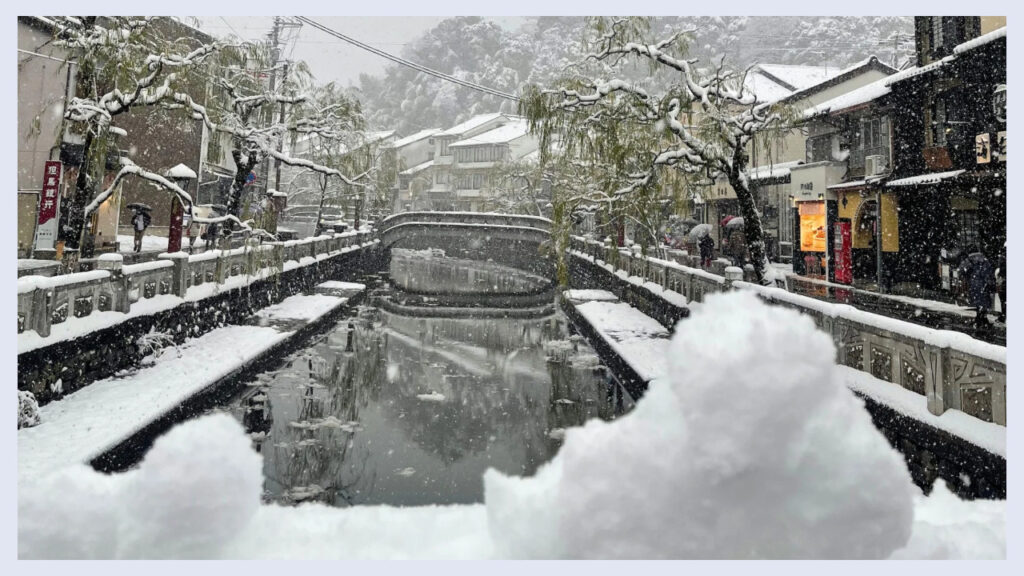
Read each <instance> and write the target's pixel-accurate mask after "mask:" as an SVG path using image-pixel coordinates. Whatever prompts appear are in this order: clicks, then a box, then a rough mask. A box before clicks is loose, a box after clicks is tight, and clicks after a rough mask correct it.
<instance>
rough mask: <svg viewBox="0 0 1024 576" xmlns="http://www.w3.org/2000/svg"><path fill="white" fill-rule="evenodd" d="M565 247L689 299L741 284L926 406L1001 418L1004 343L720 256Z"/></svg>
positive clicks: (581, 241) (579, 242) (590, 244)
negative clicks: (759, 280)
mask: <svg viewBox="0 0 1024 576" xmlns="http://www.w3.org/2000/svg"><path fill="white" fill-rule="evenodd" d="M570 253H571V254H572V255H574V256H576V257H580V258H587V259H590V260H593V261H594V262H595V263H597V264H603V265H606V266H610V267H611V269H612V270H623V271H626V272H627V273H628V274H629V275H630V276H637V277H640V278H643V279H645V280H647V281H650V282H654V283H655V284H658V285H660V286H662V287H663V288H666V289H670V290H674V291H675V292H678V293H680V294H682V295H684V296H686V298H687V300H688V301H691V302H702V301H703V300H704V296H705V295H706V294H708V293H712V292H721V291H725V290H733V289H743V290H751V291H754V292H755V293H757V294H758V295H759V296H760V297H761V298H763V299H765V300H766V301H768V302H770V303H772V304H776V305H781V306H786V307H789V308H792V309H795V310H797V311H799V312H801V313H803V314H806V315H808V316H810V317H811V318H812V319H813V320H814V322H815V324H816V325H817V326H818V327H819V328H820V329H821V330H823V331H824V332H825V333H827V334H829V335H830V336H831V337H832V340H833V342H834V343H835V346H836V351H837V358H836V359H837V362H838V363H839V364H842V365H845V366H849V367H852V368H856V369H857V370H861V371H863V372H867V373H869V374H871V375H873V376H875V377H876V378H879V379H882V380H885V381H888V382H892V383H893V384H896V385H899V386H902V387H903V388H905V389H907V390H910V391H913V392H915V393H917V394H921V395H922V396H925V397H926V399H927V406H928V410H929V411H930V412H931V413H932V414H936V415H939V414H942V413H943V412H945V411H946V410H948V409H950V408H953V409H957V410H960V411H962V412H964V413H967V414H970V415H971V416H974V417H976V418H979V419H981V420H984V421H987V422H994V423H996V424H999V425H1002V426H1005V425H1006V348H1005V347H1002V346H997V345H994V344H989V343H987V342H982V341H980V340H976V339H974V338H972V337H970V336H969V335H967V334H963V333H960V332H954V331H949V330H936V329H933V328H927V327H924V326H920V325H917V324H913V323H910V322H906V321H903V320H898V319H895V318H890V317H887V316H882V315H879V314H873V313H870V312H865V311H863V310H859V309H857V308H854V307H852V306H849V305H845V304H834V303H830V302H823V301H821V300H816V299H814V298H811V297H809V296H802V295H800V294H794V293H792V292H788V291H786V290H784V289H781V288H770V287H765V286H760V285H757V284H753V283H751V282H749V280H750V279H751V276H752V274H751V271H750V270H743V271H742V277H743V278H745V279H746V280H747V281H744V280H740V279H739V278H740V277H741V271H740V270H739V269H738V268H733V269H731V270H728V271H727V270H726V269H727V268H729V267H730V266H729V264H728V263H727V262H724V261H716V262H713V263H712V267H711V271H707V270H703V269H700V268H697V267H693V266H688V265H687V264H698V263H699V259H698V258H697V257H695V256H689V255H688V254H686V253H685V252H681V251H677V250H669V251H667V256H668V257H669V258H671V259H672V260H663V259H660V258H655V257H650V256H643V255H642V254H640V253H639V250H637V249H634V250H631V249H629V248H616V247H614V246H612V245H611V243H602V242H599V241H597V240H592V239H588V238H583V237H579V236H573V237H572V238H571V239H570Z"/></svg>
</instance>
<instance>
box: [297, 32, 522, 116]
mask: <svg viewBox="0 0 1024 576" xmlns="http://www.w3.org/2000/svg"><path fill="white" fill-rule="evenodd" d="M296 18H297V19H298V20H299V21H301V22H304V23H306V24H309V25H310V26H312V27H314V28H316V29H318V30H321V31H323V32H326V33H327V34H330V35H331V36H334V37H335V38H338V39H340V40H344V41H345V42H348V43H349V44H352V45H353V46H356V47H358V48H362V49H363V50H366V51H368V52H372V53H373V54H376V55H378V56H380V57H382V58H387V59H388V60H391V61H392V62H395V63H397V64H401V65H402V66H407V67H409V68H412V69H414V70H418V71H420V72H423V73H424V74H429V75H430V76H434V77H436V78H440V79H442V80H445V81H448V82H452V83H455V84H458V85H460V86H464V87H466V88H470V89H473V90H476V91H478V92H483V93H485V94H490V95H491V96H497V97H499V98H504V99H506V100H512V101H514V102H518V101H519V97H518V96H515V95H513V94H508V93H505V92H501V91H499V90H496V89H494V88H488V87H487V86H481V85H480V84H475V83H473V82H469V81H466V80H461V79H459V78H456V77H454V76H450V75H448V74H445V73H444V72H438V71H437V70H433V69H431V68H427V67H426V66H423V65H420V64H416V63H415V62H410V61H408V60H406V59H404V58H400V57H398V56H395V55H394V54H391V53H389V52H385V51H383V50H380V49H379V48H374V47H373V46H370V45H368V44H364V43H362V42H360V41H359V40H356V39H355V38H351V37H349V36H346V35H344V34H342V33H341V32H338V31H336V30H333V29H331V28H328V27H327V26H324V25H322V24H320V23H318V22H316V21H314V20H311V19H309V18H306V17H305V16H297V17H296Z"/></svg>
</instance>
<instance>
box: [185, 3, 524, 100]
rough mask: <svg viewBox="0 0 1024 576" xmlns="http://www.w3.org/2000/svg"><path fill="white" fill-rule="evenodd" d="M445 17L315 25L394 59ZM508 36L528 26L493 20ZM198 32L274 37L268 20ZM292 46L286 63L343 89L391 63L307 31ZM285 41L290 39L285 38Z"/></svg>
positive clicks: (234, 20) (335, 20)
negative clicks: (302, 63)
mask: <svg viewBox="0 0 1024 576" xmlns="http://www.w3.org/2000/svg"><path fill="white" fill-rule="evenodd" d="M445 18H446V16H375V17H370V16H318V17H316V18H314V20H316V21H317V22H319V23H321V24H323V25H324V26H327V27H328V28H332V29H334V30H337V31H338V32H341V33H342V34H345V35H346V36H349V37H351V38H355V39H356V40H359V41H360V42H364V43H366V44H369V45H371V46H373V47H375V48H380V49H381V50H384V51H386V52H390V53H392V54H398V55H400V54H401V51H402V49H403V48H404V47H405V44H407V43H409V42H412V41H413V40H415V39H416V38H417V37H419V36H420V35H421V34H423V33H424V32H426V31H428V30H430V29H431V28H433V27H434V26H436V25H437V24H438V23H439V22H441V21H442V20H444V19H445ZM490 19H491V20H494V21H495V22H496V23H498V24H500V25H501V26H502V27H504V28H506V29H508V30H514V29H516V28H517V27H518V26H519V25H521V24H522V23H523V21H524V18H523V17H518V16H494V17H490ZM199 21H200V28H201V29H203V30H206V31H207V32H209V33H211V34H214V35H216V36H224V35H229V34H235V35H237V36H240V37H242V38H245V39H256V38H265V37H266V36H267V34H269V33H270V29H271V27H272V24H273V18H272V17H270V16H225V17H217V16H201V17H199ZM291 35H292V37H293V38H294V40H293V41H292V42H289V43H288V45H287V46H286V49H287V51H286V52H285V53H284V56H285V58H287V59H290V60H305V61H306V62H307V63H308V64H309V67H310V70H312V72H313V74H314V75H316V78H317V80H318V81H320V82H330V81H332V80H333V81H336V82H338V83H339V84H341V85H342V86H346V85H348V84H349V82H351V83H352V84H358V83H359V75H360V74H362V73H367V74H380V73H381V72H383V71H384V67H385V66H386V65H388V64H390V63H391V62H390V61H389V60H386V59H384V58H382V57H380V56H377V55H376V54H373V53H370V52H367V51H365V50H362V49H359V48H356V47H355V46H352V45H350V44H347V43H345V42H343V41H341V40H338V39H337V38H334V37H332V36H329V35H327V34H326V33H325V32H321V31H320V30H316V29H314V28H311V27H309V26H304V27H302V28H300V29H299V30H298V31H297V36H296V32H294V31H293V32H291ZM284 37H285V38H287V37H288V36H284Z"/></svg>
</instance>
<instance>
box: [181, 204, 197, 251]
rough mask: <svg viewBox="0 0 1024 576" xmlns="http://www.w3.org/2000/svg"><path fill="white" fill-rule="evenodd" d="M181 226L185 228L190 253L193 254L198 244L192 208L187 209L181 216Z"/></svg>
mask: <svg viewBox="0 0 1024 576" xmlns="http://www.w3.org/2000/svg"><path fill="white" fill-rule="evenodd" d="M181 227H182V228H184V229H185V234H186V235H187V236H188V253H189V254H192V253H194V252H195V244H196V226H195V223H194V222H193V221H192V210H191V209H189V210H187V211H186V212H185V213H184V214H182V216H181Z"/></svg>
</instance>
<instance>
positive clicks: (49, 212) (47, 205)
mask: <svg viewBox="0 0 1024 576" xmlns="http://www.w3.org/2000/svg"><path fill="white" fill-rule="evenodd" d="M43 170H44V171H43V174H44V176H43V193H42V195H41V196H40V197H39V223H40V224H46V223H47V222H49V221H50V219H51V218H56V216H57V194H58V192H59V190H60V174H61V163H60V162H56V161H54V160H50V161H48V162H47V163H46V165H45V168H44V169H43Z"/></svg>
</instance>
